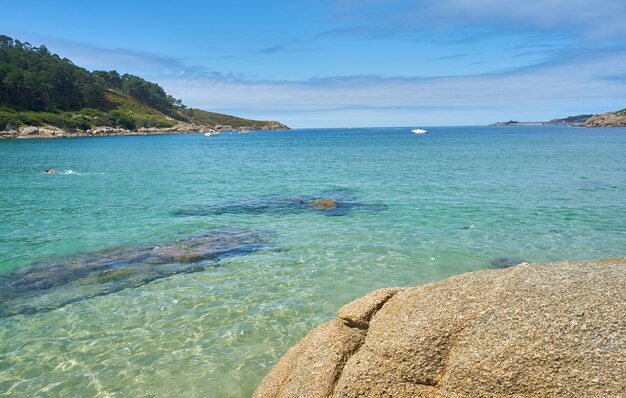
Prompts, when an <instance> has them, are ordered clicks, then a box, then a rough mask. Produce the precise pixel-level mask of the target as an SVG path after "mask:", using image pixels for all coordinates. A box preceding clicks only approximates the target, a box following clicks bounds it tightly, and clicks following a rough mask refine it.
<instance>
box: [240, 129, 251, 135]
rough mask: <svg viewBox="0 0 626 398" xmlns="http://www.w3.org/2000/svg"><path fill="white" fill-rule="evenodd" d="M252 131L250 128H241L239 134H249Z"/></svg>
mask: <svg viewBox="0 0 626 398" xmlns="http://www.w3.org/2000/svg"><path fill="white" fill-rule="evenodd" d="M249 132H250V130H248V129H241V130H239V134H248V133H249Z"/></svg>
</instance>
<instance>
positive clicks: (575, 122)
mask: <svg viewBox="0 0 626 398" xmlns="http://www.w3.org/2000/svg"><path fill="white" fill-rule="evenodd" d="M544 125H569V126H582V127H626V109H622V110H620V111H615V112H607V113H599V114H596V115H591V114H589V115H576V116H568V117H566V118H562V119H552V120H550V121H547V122H519V121H516V120H510V121H508V122H496V123H492V124H490V126H544Z"/></svg>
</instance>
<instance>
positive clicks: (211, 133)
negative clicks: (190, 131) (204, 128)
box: [204, 129, 219, 137]
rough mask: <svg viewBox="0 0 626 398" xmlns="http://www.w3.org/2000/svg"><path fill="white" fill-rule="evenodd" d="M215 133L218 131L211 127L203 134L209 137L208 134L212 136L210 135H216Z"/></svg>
mask: <svg viewBox="0 0 626 398" xmlns="http://www.w3.org/2000/svg"><path fill="white" fill-rule="evenodd" d="M217 134H219V131H215V130H213V129H211V130H209V131H208V132H206V133H204V135H205V136H206V137H210V136H212V135H217Z"/></svg>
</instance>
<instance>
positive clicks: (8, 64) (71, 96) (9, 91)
mask: <svg viewBox="0 0 626 398" xmlns="http://www.w3.org/2000/svg"><path fill="white" fill-rule="evenodd" d="M178 123H193V124H197V125H201V126H207V127H213V126H216V125H228V126H231V127H233V128H238V127H243V126H246V127H253V128H280V127H281V126H282V125H280V123H277V122H270V121H256V120H248V119H242V118H237V117H235V116H230V115H222V114H219V113H211V112H205V111H202V110H199V109H190V108H187V107H186V106H185V105H183V103H182V101H181V100H178V99H176V98H174V97H172V96H171V95H168V94H167V93H166V92H165V90H163V88H162V87H161V86H159V85H158V84H156V83H152V82H149V81H147V80H145V79H142V78H141V77H138V76H134V75H130V74H123V75H120V74H119V73H118V72H117V71H94V72H89V71H88V70H86V69H84V68H81V67H79V66H76V65H74V64H73V63H72V61H70V60H69V59H67V58H61V57H59V56H58V55H56V54H52V53H50V51H48V49H47V48H46V47H45V46H43V45H42V46H40V47H33V46H32V45H30V44H29V43H22V42H20V41H19V40H15V39H12V38H11V37H8V36H5V35H0V131H1V130H8V129H18V128H20V127H22V126H44V125H49V126H55V127H59V128H61V129H63V130H66V131H77V130H87V129H91V128H94V127H98V126H110V127H116V128H124V129H128V130H137V129H139V128H142V127H159V128H166V127H172V126H174V125H176V124H178ZM282 127H284V126H282Z"/></svg>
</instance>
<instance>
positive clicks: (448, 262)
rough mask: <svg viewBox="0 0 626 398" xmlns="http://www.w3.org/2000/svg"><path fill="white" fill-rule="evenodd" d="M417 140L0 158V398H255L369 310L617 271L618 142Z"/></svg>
mask: <svg viewBox="0 0 626 398" xmlns="http://www.w3.org/2000/svg"><path fill="white" fill-rule="evenodd" d="M411 128H415V127H406V128H352V129H296V130H291V131H264V132H260V131H254V132H251V133H249V134H235V133H229V134H221V135H218V136H211V137H207V136H204V135H203V134H182V135H158V136H124V137H93V138H73V139H28V140H5V141H0V209H1V210H0V298H1V301H0V396H11V397H82V396H85V397H87V396H88V397H128V396H145V397H183V396H184V397H248V396H250V395H251V394H252V392H253V391H254V389H255V388H256V386H257V385H258V384H259V382H260V381H261V379H262V378H263V377H264V376H265V375H266V374H267V373H268V372H269V371H270V369H271V368H272V366H273V365H274V364H276V362H277V360H278V359H279V358H280V356H281V355H282V354H284V353H285V352H286V351H287V350H288V349H289V347H291V346H293V345H294V344H295V343H296V342H297V341H298V340H299V339H301V338H302V337H303V336H305V335H306V333H307V332H308V331H309V330H311V329H312V328H314V327H315V326H317V325H319V324H320V323H322V322H325V321H327V320H329V319H332V318H334V316H335V312H336V311H337V309H338V308H340V307H341V306H342V305H343V304H345V303H348V302H350V301H351V300H354V299H356V298H358V297H361V296H363V295H364V294H366V293H368V292H370V291H372V290H375V289H378V288H382V287H392V286H413V285H418V284H425V283H431V282H435V281H438V280H441V279H444V278H447V277H449V276H452V275H458V274H461V273H465V272H471V271H479V270H483V269H494V268H501V267H508V266H512V265H514V264H517V263H519V262H522V261H526V262H534V263H545V262H551V261H556V260H562V259H580V260H587V259H598V258H608V257H618V256H624V255H625V254H626V129H624V128H595V129H587V128H576V127H567V126H523V127H427V129H428V134H423V135H417V134H413V133H411ZM46 169H54V170H57V171H58V173H56V174H46V173H44V170H46ZM321 198H330V199H333V201H334V202H332V201H331V204H328V203H327V204H326V205H322V206H320V205H318V203H317V202H315V200H316V199H321ZM436 304H438V305H445V303H436Z"/></svg>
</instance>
